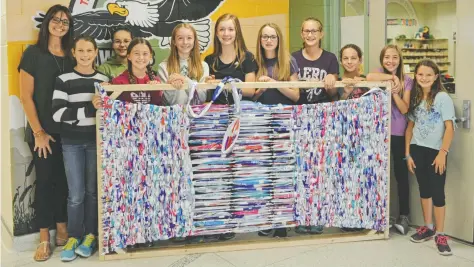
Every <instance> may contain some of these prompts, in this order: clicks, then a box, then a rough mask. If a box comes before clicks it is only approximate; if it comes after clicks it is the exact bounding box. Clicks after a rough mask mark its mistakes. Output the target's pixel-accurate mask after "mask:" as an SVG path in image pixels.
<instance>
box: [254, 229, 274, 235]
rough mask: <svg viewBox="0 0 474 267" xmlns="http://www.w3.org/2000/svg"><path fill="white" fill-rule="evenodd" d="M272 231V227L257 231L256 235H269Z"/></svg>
mask: <svg viewBox="0 0 474 267" xmlns="http://www.w3.org/2000/svg"><path fill="white" fill-rule="evenodd" d="M272 231H273V230H272V229H268V230H261V231H258V236H269V235H270V234H271V233H272Z"/></svg>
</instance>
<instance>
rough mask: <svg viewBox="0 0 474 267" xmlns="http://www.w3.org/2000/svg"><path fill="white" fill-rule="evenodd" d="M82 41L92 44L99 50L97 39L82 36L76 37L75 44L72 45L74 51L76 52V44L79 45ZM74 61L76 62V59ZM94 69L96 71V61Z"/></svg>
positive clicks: (93, 65)
mask: <svg viewBox="0 0 474 267" xmlns="http://www.w3.org/2000/svg"><path fill="white" fill-rule="evenodd" d="M80 40H83V41H86V42H89V43H92V45H93V46H94V49H95V50H97V43H96V41H95V39H94V38H92V37H91V36H89V35H80V36H78V37H76V39H74V43H73V45H72V49H74V50H76V44H77V42H79V41H80ZM74 61H76V59H74ZM75 64H76V65H77V62H75ZM92 67H93V68H94V69H95V60H94V61H93V62H92Z"/></svg>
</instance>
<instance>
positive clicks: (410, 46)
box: [388, 39, 451, 72]
mask: <svg viewBox="0 0 474 267" xmlns="http://www.w3.org/2000/svg"><path fill="white" fill-rule="evenodd" d="M388 43H391V44H396V45H397V46H398V47H400V49H401V50H402V52H403V64H405V65H409V66H410V71H411V72H413V71H414V70H415V65H416V64H417V63H418V62H419V61H420V60H422V59H425V58H428V59H431V60H433V61H434V62H436V64H438V66H439V68H440V71H441V72H447V71H448V67H449V65H451V62H449V56H448V45H449V43H448V39H426V40H423V39H403V40H397V39H388Z"/></svg>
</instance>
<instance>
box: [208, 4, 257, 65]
mask: <svg viewBox="0 0 474 267" xmlns="http://www.w3.org/2000/svg"><path fill="white" fill-rule="evenodd" d="M226 20H232V22H233V23H234V27H235V41H234V49H235V53H236V55H237V62H238V64H239V65H241V64H242V62H243V61H244V60H245V52H247V51H248V49H247V46H246V45H245V40H244V36H243V34H242V27H241V26H240V21H239V18H237V17H236V16H235V15H233V14H229V13H226V14H224V15H222V16H220V17H219V18H218V19H217V21H216V25H215V26H214V42H213V43H214V51H213V52H212V56H214V62H213V63H212V66H211V67H212V69H213V70H214V71H216V69H217V66H216V65H217V62H218V59H219V56H220V55H221V54H222V44H221V42H220V41H219V38H218V37H217V32H218V28H219V24H220V23H221V22H222V21H226Z"/></svg>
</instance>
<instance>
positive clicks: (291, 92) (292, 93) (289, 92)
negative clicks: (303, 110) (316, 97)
mask: <svg viewBox="0 0 474 267" xmlns="http://www.w3.org/2000/svg"><path fill="white" fill-rule="evenodd" d="M290 81H292V82H297V81H298V74H297V73H294V74H293V75H291V77H290ZM278 90H279V91H280V92H281V93H282V94H283V95H285V96H286V97H288V98H289V99H291V101H293V102H295V103H296V102H297V101H298V100H299V98H300V90H299V89H298V88H279V89H278Z"/></svg>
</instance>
